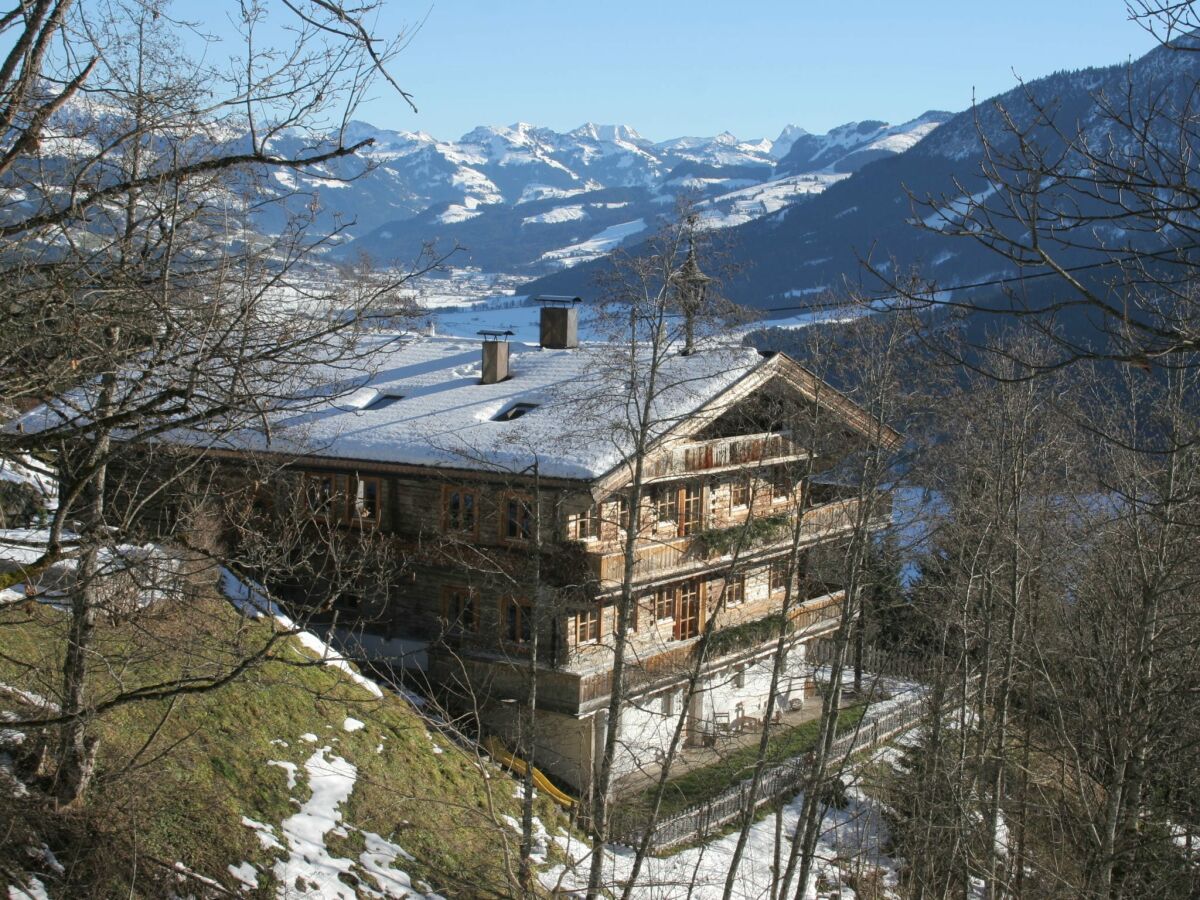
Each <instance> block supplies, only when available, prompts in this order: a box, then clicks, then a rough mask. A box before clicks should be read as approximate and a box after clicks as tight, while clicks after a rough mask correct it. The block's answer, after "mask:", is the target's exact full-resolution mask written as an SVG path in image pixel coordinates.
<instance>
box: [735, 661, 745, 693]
mask: <svg viewBox="0 0 1200 900" xmlns="http://www.w3.org/2000/svg"><path fill="white" fill-rule="evenodd" d="M733 686H734V687H735V688H744V687H745V686H746V668H745V667H744V666H738V667H737V668H736V669H734V670H733Z"/></svg>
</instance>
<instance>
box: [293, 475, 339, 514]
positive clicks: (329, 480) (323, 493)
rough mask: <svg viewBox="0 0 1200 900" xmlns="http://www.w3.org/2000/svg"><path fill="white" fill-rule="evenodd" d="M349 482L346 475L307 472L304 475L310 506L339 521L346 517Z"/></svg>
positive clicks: (316, 511) (314, 510)
mask: <svg viewBox="0 0 1200 900" xmlns="http://www.w3.org/2000/svg"><path fill="white" fill-rule="evenodd" d="M349 482H350V479H349V477H348V476H346V475H333V474H326V473H318V472H309V473H307V474H306V475H305V476H304V492H305V495H306V496H307V498H308V508H309V509H311V510H312V511H313V512H315V513H319V514H321V515H324V516H329V517H330V518H332V519H335V520H337V521H341V520H343V519H345V518H346V497H347V494H348V493H349Z"/></svg>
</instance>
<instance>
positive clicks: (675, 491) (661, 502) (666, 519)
mask: <svg viewBox="0 0 1200 900" xmlns="http://www.w3.org/2000/svg"><path fill="white" fill-rule="evenodd" d="M664 510H668V511H669V514H665V513H664ZM654 523H655V525H659V526H661V525H671V526H672V527H674V528H675V529H676V530H677V531H678V529H679V486H678V485H667V484H659V485H655V487H654Z"/></svg>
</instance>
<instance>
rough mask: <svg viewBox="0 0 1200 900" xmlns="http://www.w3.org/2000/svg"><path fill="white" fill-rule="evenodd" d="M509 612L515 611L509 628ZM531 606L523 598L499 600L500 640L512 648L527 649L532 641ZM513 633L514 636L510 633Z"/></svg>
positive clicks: (508, 597)
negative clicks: (511, 625) (514, 633)
mask: <svg viewBox="0 0 1200 900" xmlns="http://www.w3.org/2000/svg"><path fill="white" fill-rule="evenodd" d="M509 610H515V612H516V615H515V617H514V618H513V627H512V628H510V627H509V615H508V614H509ZM532 612H533V604H532V603H530V602H529V601H528V600H526V599H525V598H524V597H512V596H507V597H501V598H500V639H501V641H503V642H504V643H505V644H508V645H509V646H513V647H527V646H528V645H529V644H530V643H531V642H532V639H533V616H532ZM512 631H515V632H516V636H511V634H510V632H512Z"/></svg>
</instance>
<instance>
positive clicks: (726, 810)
mask: <svg viewBox="0 0 1200 900" xmlns="http://www.w3.org/2000/svg"><path fill="white" fill-rule="evenodd" d="M926 712H927V705H926V700H925V698H924V697H923V696H913V697H910V698H908V699H905V700H902V701H899V702H896V703H892V704H890V705H889V707H888V708H887V709H885V710H883V711H882V712H880V713H879V714H878V715H872V714H871V712H870V710H868V712H867V714H866V715H865V716H864V717H863V720H862V721H861V722H860V723H859V725H858V727H857V728H855V729H854V730H851V731H848V732H847V733H846V734H844V735H841V736H839V737H837V738H836V739H835V740H834V742H833V755H832V757H831V758H832V759H839V758H844V757H847V756H850V755H852V754H854V753H859V752H862V751H863V750H869V749H871V748H873V747H877V746H878V745H879V744H881V743H883V742H884V741H886V740H888V739H889V738H892V737H894V736H895V735H897V734H900V733H901V732H904V731H907V730H909V729H910V728H912V727H913V726H915V725H916V724H917V723H918V722H919V721H920V720H921V718H922V717H923V716H924V715H925V714H926ZM808 769H809V762H808V759H807V758H806V757H799V756H798V757H793V758H792V759H789V760H786V761H784V762H782V763H778V764H776V765H774V766H771V767H769V768H767V769H764V770H763V773H762V777H761V779H760V780H759V784H758V789H757V790H756V791H755V796H754V808H755V809H758V808H759V807H761V806H763V805H764V804H767V803H770V802H771V801H773V800H776V799H778V798H780V797H784V796H788V795H792V794H796V793H798V792H799V791H801V790H803V789H804V787H805V784H806V782H807V779H808ZM749 790H750V779H748V778H747V779H746V780H744V781H742V782H741V783H740V784H736V785H733V786H731V787H730V788H729V789H728V790H726V791H725V792H724V793H722V794H720V795H718V796H716V797H713V798H712V799H711V800H706V801H705V802H704V803H700V804H697V805H695V806H692V807H689V808H688V809H685V810H683V811H682V812H679V813H675V814H674V815H671V816H667V817H665V818H663V819H661V820H659V821H658V822H657V823H656V824H655V826H654V834H653V835H652V837H651V839H650V849H651V850H661V849H664V848H667V847H671V846H673V845H675V844H679V843H682V842H684V841H688V840H694V839H698V838H704V837H707V836H708V835H710V834H712V833H713V832H715V831H717V830H718V829H720V828H722V827H723V826H725V825H727V824H729V823H730V822H732V821H733V820H734V819H736V818H737V817H738V816H740V815H741V814H742V813H743V811H744V810H745V809H746V805H747V802H748V799H749V798H748V793H749ZM646 826H647V822H646V819H645V817H644V815H630V816H622V815H621V811H620V808H619V807H618V810H617V815H616V816H614V821H613V827H612V830H611V832H610V833H611V835H612V837H611V839H610V840H611V841H612V842H613V843H618V844H626V845H628V846H631V847H632V846H637V845H638V844H639V843H640V842H641V840H642V836H643V834H645V831H646Z"/></svg>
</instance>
